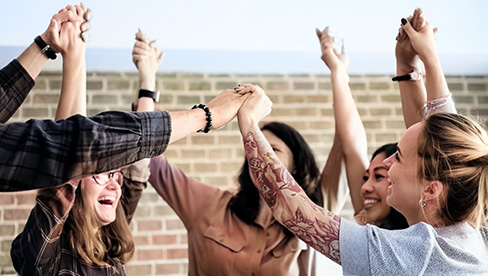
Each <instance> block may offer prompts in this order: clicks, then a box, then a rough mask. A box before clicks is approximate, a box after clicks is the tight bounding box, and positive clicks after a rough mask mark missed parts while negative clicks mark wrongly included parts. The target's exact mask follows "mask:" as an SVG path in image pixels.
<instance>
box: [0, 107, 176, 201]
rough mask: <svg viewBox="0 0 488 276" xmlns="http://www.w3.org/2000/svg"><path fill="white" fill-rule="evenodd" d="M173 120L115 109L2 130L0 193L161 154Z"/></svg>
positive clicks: (48, 184) (162, 115)
mask: <svg viewBox="0 0 488 276" xmlns="http://www.w3.org/2000/svg"><path fill="white" fill-rule="evenodd" d="M170 121H171V119H170V117H169V114H168V113H167V112H150V113H125V112H116V111H114V112H105V113H101V114H99V115H97V116H94V117H90V118H87V117H83V116H79V115H78V116H73V117H70V118H68V119H66V120H61V121H57V122H54V121H50V120H43V121H41V120H30V121H28V122H26V123H13V124H9V125H5V126H0V156H2V158H1V159H0V191H2V192H4V191H21V190H30V189H38V188H45V187H52V186H57V185H60V184H63V183H66V182H67V181H68V180H70V179H72V178H78V177H83V176H86V175H90V174H96V173H101V172H106V171H110V170H113V169H118V168H120V167H123V166H126V165H129V164H132V163H134V162H135V161H138V160H141V159H143V158H150V157H154V156H157V155H160V154H161V153H163V152H164V151H165V150H166V147H167V145H168V142H169V136H170V135H171V127H170V125H171V123H170ZM33 179H35V180H36V181H32V180H33Z"/></svg>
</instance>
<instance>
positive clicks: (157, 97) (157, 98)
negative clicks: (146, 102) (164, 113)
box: [153, 91, 159, 103]
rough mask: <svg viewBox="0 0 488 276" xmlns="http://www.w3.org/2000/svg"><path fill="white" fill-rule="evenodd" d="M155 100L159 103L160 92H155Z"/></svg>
mask: <svg viewBox="0 0 488 276" xmlns="http://www.w3.org/2000/svg"><path fill="white" fill-rule="evenodd" d="M153 99H154V101H155V102H157V103H158V102H159V91H156V92H154V98H153Z"/></svg>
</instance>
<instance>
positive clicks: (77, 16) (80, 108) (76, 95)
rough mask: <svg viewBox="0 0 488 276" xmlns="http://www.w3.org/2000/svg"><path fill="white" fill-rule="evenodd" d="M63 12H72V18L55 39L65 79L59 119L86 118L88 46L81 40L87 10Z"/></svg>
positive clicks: (70, 7)
mask: <svg viewBox="0 0 488 276" xmlns="http://www.w3.org/2000/svg"><path fill="white" fill-rule="evenodd" d="M64 12H65V13H70V14H71V19H70V21H67V22H64V23H63V24H62V25H61V28H60V32H59V36H57V37H56V38H55V39H53V44H52V45H53V46H55V48H56V49H57V50H58V51H59V53H60V54H61V55H62V56H63V80H62V84H61V94H60V96H59V101H58V108H57V109H56V117H55V119H56V120H60V119H66V118H68V117H70V116H73V115H75V114H81V115H86V61H85V51H86V46H85V42H84V41H83V39H82V37H81V24H82V23H83V22H84V14H85V9H83V7H82V6H68V7H66V11H64Z"/></svg>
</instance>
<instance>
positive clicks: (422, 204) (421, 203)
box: [419, 199, 427, 208]
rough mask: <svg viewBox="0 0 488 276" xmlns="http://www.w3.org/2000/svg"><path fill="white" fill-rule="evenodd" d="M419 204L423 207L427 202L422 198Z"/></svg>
mask: <svg viewBox="0 0 488 276" xmlns="http://www.w3.org/2000/svg"><path fill="white" fill-rule="evenodd" d="M419 205H420V207H422V208H424V207H425V206H427V202H425V201H424V200H423V199H420V200H419Z"/></svg>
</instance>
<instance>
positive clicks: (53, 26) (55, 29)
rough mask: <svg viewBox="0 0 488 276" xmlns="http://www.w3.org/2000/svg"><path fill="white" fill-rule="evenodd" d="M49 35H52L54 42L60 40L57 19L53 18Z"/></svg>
mask: <svg viewBox="0 0 488 276" xmlns="http://www.w3.org/2000/svg"><path fill="white" fill-rule="evenodd" d="M48 32H49V36H50V37H52V39H53V41H52V42H53V43H56V44H57V42H58V41H59V23H58V21H57V20H56V19H54V18H52V19H51V23H50V24H49V29H48Z"/></svg>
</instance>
